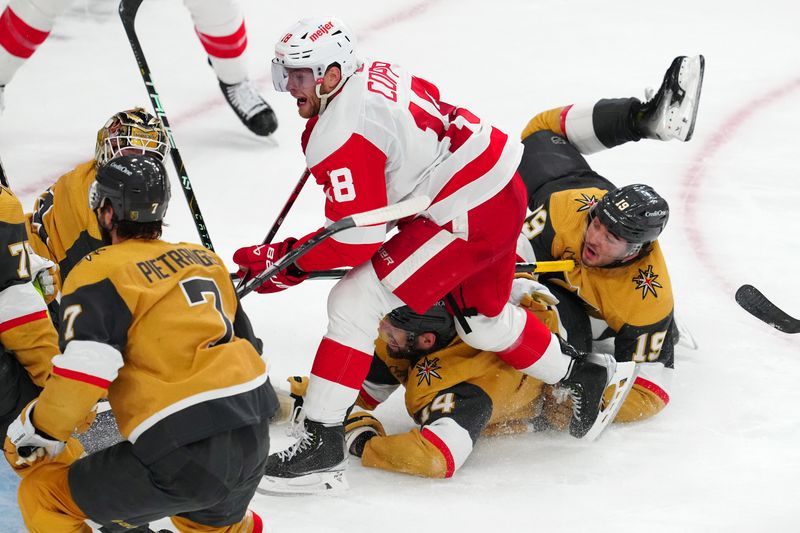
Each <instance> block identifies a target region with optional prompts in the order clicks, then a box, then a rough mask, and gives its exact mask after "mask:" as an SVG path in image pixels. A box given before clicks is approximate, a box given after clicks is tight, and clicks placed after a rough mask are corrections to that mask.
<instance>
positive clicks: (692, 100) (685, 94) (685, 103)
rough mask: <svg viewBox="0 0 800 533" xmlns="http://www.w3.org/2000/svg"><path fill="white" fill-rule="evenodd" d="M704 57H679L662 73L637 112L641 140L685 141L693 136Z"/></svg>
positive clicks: (701, 83)
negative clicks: (661, 77) (650, 93)
mask: <svg viewBox="0 0 800 533" xmlns="http://www.w3.org/2000/svg"><path fill="white" fill-rule="evenodd" d="M704 70H705V58H704V57H703V56H702V55H697V56H693V57H686V56H680V57H676V58H675V59H674V60H673V61H672V65H670V67H669V68H668V69H667V72H666V74H664V81H663V82H661V87H659V89H658V91H657V92H656V93H655V95H653V96H652V97H650V96H648V100H647V102H645V103H644V104H642V108H641V110H640V111H639V113H638V117H639V118H638V126H639V129H640V131H641V133H642V136H643V137H647V138H650V139H660V140H662V141H668V140H671V139H678V140H681V141H688V140H689V139H691V138H692V134H693V133H694V124H695V120H696V119H697V109H698V107H699V106H700V90H701V89H702V87H703V72H704Z"/></svg>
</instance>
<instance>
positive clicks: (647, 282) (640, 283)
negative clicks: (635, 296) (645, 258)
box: [631, 265, 663, 300]
mask: <svg viewBox="0 0 800 533" xmlns="http://www.w3.org/2000/svg"><path fill="white" fill-rule="evenodd" d="M637 270H639V274H638V275H637V276H634V277H633V278H632V279H631V281H633V283H634V285H635V290H639V289H641V291H642V300H644V299H645V298H646V297H647V295H648V294H652V295H653V298H658V293H657V292H656V289H661V288H662V287H663V286H662V285H661V284H660V283H659V282H657V281H656V280H657V279H658V276H659V275H658V274H656V273H655V272H653V265H647V269H646V270H642V269H641V268H639V269H637Z"/></svg>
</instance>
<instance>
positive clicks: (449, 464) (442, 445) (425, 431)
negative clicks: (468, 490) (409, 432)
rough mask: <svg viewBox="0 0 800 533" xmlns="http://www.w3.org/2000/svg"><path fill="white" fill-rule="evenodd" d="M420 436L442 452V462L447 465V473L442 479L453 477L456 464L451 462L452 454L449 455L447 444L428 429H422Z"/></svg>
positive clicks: (453, 461)
mask: <svg viewBox="0 0 800 533" xmlns="http://www.w3.org/2000/svg"><path fill="white" fill-rule="evenodd" d="M420 435H422V436H423V437H425V438H426V439H428V440H429V441H430V443H431V444H433V445H434V446H436V447H437V448H438V449H439V451H440V452H442V455H443V456H444V462H445V463H446V464H447V472H445V474H444V477H453V473H454V472H455V471H456V462H455V460H453V454H452V453H450V448H448V447H447V444H445V443H444V441H443V440H442V439H440V438H439V435H437V434H436V433H434V432H433V431H431V430H430V429H428V428H423V430H422V431H420Z"/></svg>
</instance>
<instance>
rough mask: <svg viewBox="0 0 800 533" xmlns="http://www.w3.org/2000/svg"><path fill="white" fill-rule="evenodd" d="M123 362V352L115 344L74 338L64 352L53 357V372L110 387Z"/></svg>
mask: <svg viewBox="0 0 800 533" xmlns="http://www.w3.org/2000/svg"><path fill="white" fill-rule="evenodd" d="M123 364H124V363H123V360H122V354H121V353H120V352H119V351H118V350H117V349H116V348H114V347H113V346H109V345H108V344H104V343H102V342H97V341H77V340H73V341H70V342H69V343H67V346H66V349H65V350H64V353H63V354H61V355H56V356H55V357H53V373H55V374H58V375H60V376H63V377H66V378H70V379H74V380H77V381H83V382H86V383H91V384H92V385H97V386H98V387H103V388H108V386H109V385H110V384H111V383H112V382H113V381H114V380H115V379H117V373H118V371H119V369H120V368H122V366H123Z"/></svg>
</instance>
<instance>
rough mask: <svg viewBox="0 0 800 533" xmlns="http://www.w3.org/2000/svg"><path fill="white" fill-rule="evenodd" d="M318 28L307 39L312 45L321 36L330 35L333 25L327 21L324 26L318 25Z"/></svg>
mask: <svg viewBox="0 0 800 533" xmlns="http://www.w3.org/2000/svg"><path fill="white" fill-rule="evenodd" d="M318 27H319V29H318V30H317V31H315V32H314V33H312V34H311V35H309V36H308V38H309V39H311V42H312V43H313V42H314V41H316V40H317V39H319V38H320V37H322V36H323V35H325V34H326V33H330V31H331V30H332V29H333V23H332V22H330V21H329V22H326V23H325V24H320V25H319V26H318Z"/></svg>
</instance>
